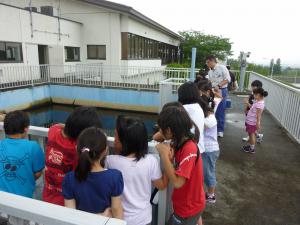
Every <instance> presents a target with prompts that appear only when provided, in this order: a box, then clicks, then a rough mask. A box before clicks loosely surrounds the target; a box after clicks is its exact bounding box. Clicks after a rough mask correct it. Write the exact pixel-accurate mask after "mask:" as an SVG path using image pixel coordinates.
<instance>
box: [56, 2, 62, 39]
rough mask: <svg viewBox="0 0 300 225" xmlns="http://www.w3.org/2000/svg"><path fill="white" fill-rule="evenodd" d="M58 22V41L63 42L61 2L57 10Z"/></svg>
mask: <svg viewBox="0 0 300 225" xmlns="http://www.w3.org/2000/svg"><path fill="white" fill-rule="evenodd" d="M57 14H58V15H57V20H58V40H59V41H60V40H61V28H60V0H59V2H58V9H57Z"/></svg>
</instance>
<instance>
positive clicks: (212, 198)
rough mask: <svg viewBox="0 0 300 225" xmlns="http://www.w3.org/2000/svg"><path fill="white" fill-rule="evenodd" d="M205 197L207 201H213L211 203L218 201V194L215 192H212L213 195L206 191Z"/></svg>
mask: <svg viewBox="0 0 300 225" xmlns="http://www.w3.org/2000/svg"><path fill="white" fill-rule="evenodd" d="M205 198H206V202H207V203H211V204H214V203H216V201H217V200H216V195H215V194H212V195H209V194H208V193H205Z"/></svg>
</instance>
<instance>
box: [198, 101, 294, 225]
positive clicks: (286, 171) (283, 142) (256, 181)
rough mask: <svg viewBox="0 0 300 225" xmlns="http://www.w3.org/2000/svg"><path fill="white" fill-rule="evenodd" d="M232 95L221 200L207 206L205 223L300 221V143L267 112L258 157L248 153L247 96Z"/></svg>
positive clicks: (287, 224)
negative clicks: (244, 108) (244, 149)
mask: <svg viewBox="0 0 300 225" xmlns="http://www.w3.org/2000/svg"><path fill="white" fill-rule="evenodd" d="M231 98H232V100H233V102H234V104H233V108H232V109H230V110H228V112H227V118H226V120H227V125H226V126H227V127H226V131H225V132H226V133H225V137H224V138H223V139H222V140H221V141H220V144H221V156H220V158H219V160H218V162H217V179H218V186H217V197H218V198H217V203H216V204H215V205H208V206H207V208H206V210H205V212H204V214H203V219H204V224H205V225H300V145H299V144H297V143H295V142H294V141H293V140H291V139H290V138H289V137H288V135H287V134H286V132H285V131H284V130H283V129H282V128H281V127H280V126H279V125H278V124H277V123H276V122H275V120H274V119H273V118H272V116H271V115H270V114H269V113H268V112H266V111H265V112H264V115H263V121H262V124H263V128H262V130H263V133H264V141H263V143H261V144H259V145H257V147H256V154H254V155H252V154H246V153H244V152H242V151H241V147H242V146H243V144H245V143H243V142H242V141H241V140H242V137H244V136H246V133H245V128H244V121H245V117H244V114H243V113H242V100H243V99H242V98H239V97H236V96H231ZM299 113H300V112H299Z"/></svg>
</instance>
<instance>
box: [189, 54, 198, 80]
mask: <svg viewBox="0 0 300 225" xmlns="http://www.w3.org/2000/svg"><path fill="white" fill-rule="evenodd" d="M196 51H197V49H196V48H192V65H191V74H190V80H191V81H194V80H195V66H196Z"/></svg>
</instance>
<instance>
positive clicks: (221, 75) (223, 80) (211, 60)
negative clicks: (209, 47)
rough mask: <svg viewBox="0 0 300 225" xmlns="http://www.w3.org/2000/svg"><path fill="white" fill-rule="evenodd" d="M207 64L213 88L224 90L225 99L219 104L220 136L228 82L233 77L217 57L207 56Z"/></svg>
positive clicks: (223, 120)
mask: <svg viewBox="0 0 300 225" xmlns="http://www.w3.org/2000/svg"><path fill="white" fill-rule="evenodd" d="M206 65H207V66H208V67H209V68H210V71H209V72H208V79H209V80H210V81H211V82H212V86H213V88H214V89H216V90H221V92H222V97H223V100H222V102H221V103H220V104H219V106H218V109H217V112H216V118H217V121H218V136H219V137H223V135H224V126H225V109H226V98H227V95H228V83H229V82H230V81H231V78H230V74H229V71H228V69H227V68H226V67H225V66H223V65H221V64H218V63H217V59H216V57H214V56H208V57H207V58H206Z"/></svg>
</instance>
